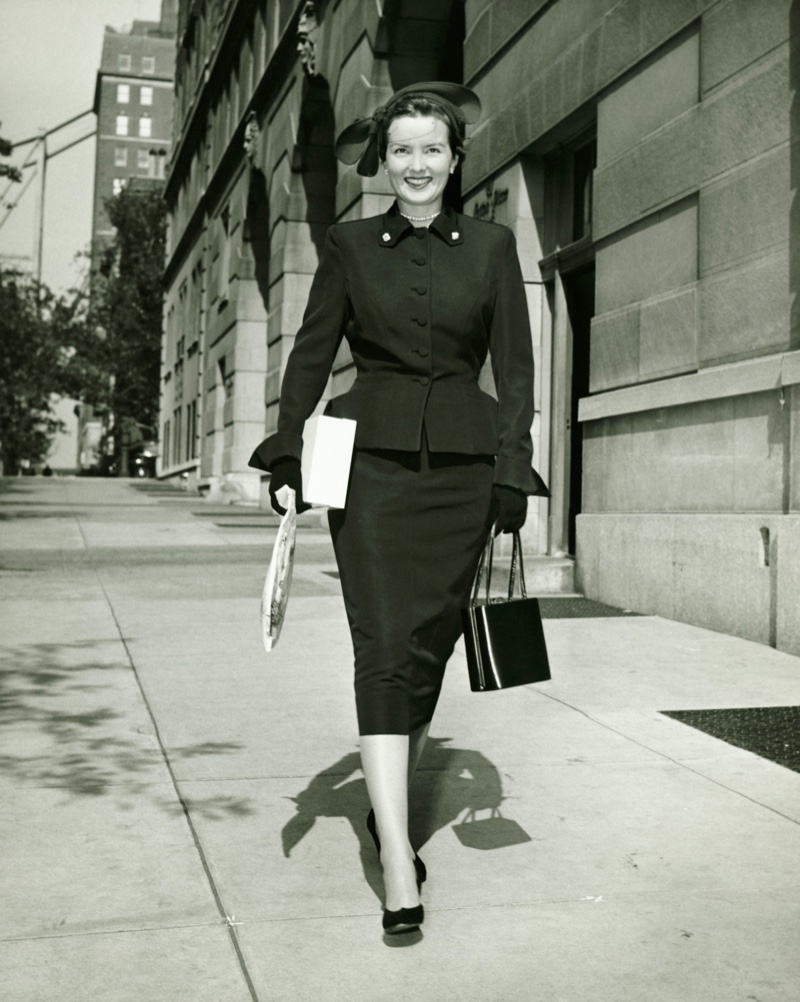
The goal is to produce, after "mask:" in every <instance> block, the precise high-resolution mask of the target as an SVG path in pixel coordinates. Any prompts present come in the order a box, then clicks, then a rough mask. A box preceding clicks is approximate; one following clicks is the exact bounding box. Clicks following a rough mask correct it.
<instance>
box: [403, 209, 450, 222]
mask: <svg viewBox="0 0 800 1002" xmlns="http://www.w3.org/2000/svg"><path fill="white" fill-rule="evenodd" d="M439 211H440V212H441V210H439ZM400 215H401V216H402V217H403V219H408V220H409V221H410V222H412V223H429V222H430V221H431V220H432V219H436V217H437V216H438V215H439V212H434V214H433V215H432V216H407V215H406V214H405V212H401V213H400Z"/></svg>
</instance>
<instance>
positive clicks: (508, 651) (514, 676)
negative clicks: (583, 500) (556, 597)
mask: <svg viewBox="0 0 800 1002" xmlns="http://www.w3.org/2000/svg"><path fill="white" fill-rule="evenodd" d="M493 555H494V533H493V532H492V530H490V531H489V539H488V541H487V543H486V546H485V547H484V549H483V553H482V554H481V559H480V562H479V564H478V570H477V573H476V574H475V584H474V586H473V589H472V598H471V599H470V603H469V606H468V607H467V608H466V609H462V610H461V620H462V624H463V626H464V644H465V646H466V650H467V667H468V668H469V684H470V688H471V689H472V691H473V692H491V691H493V690H496V689H509V688H511V687H512V686H515V685H530V684H531V683H532V682H546V681H547V680H548V679H549V678H550V663H549V661H548V658H547V645H546V643H545V639H544V629H543V627H542V614H541V612H540V610H539V601H538V599H535V598H528V596H527V593H526V591H525V569H524V567H523V564H522V544H521V542H520V538H519V533H518V532H515V533H514V548H513V551H512V554H511V568H510V570H509V575H508V598H507V599H492V598H490V589H491V581H492V557H493ZM517 562H519V582H520V591H521V593H522V597H521V598H518V599H515V598H514V585H515V578H516V568H517ZM484 570H485V571H486V594H485V599H484V602H482V603H481V602H479V599H478V593H479V591H480V584H481V577H482V576H483V573H484Z"/></svg>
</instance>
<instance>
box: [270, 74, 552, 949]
mask: <svg viewBox="0 0 800 1002" xmlns="http://www.w3.org/2000/svg"><path fill="white" fill-rule="evenodd" d="M479 113H480V103H479V101H478V98H477V96H476V95H475V94H474V93H473V92H472V91H470V90H468V89H467V88H464V87H460V86H458V85H456V84H448V83H424V84H414V85H412V86H410V87H406V88H403V89H402V90H400V91H398V92H397V93H396V94H395V95H394V96H393V97H392V98H391V100H390V101H389V102H388V103H387V105H386V106H385V107H383V108H381V109H378V111H377V112H376V113H375V115H374V116H373V117H372V119H368V120H364V121H357V122H355V123H354V124H353V125H351V126H350V127H349V128H347V129H345V130H344V132H343V133H342V134H341V135H340V137H339V139H338V140H337V144H336V152H337V156H338V157H339V159H340V160H342V161H343V162H345V163H350V164H352V163H355V162H358V171H359V173H360V174H362V175H365V176H371V175H374V174H375V173H376V172H377V170H378V166H379V163H381V164H382V165H383V170H384V171H385V173H386V174H387V176H388V179H389V183H390V185H391V187H392V190H393V191H394V193H395V196H396V201H395V203H394V205H393V206H392V207H391V208H390V209H389V211H388V212H387V213H386V214H385V215H383V216H377V217H374V218H370V219H362V220H356V221H353V222H347V223H340V224H337V225H335V226H332V227H331V228H330V230H329V231H328V235H327V241H326V244H325V248H324V250H323V253H322V255H321V257H320V263H319V267H318V269H317V273H316V275H315V278H314V281H313V284H312V287H311V292H310V294H309V301H308V306H307V309H306V312H305V315H304V318H303V324H302V326H301V328H300V330H299V332H298V334H297V337H296V340H295V346H294V349H293V351H292V353H291V355H290V357H289V361H288V364H287V367H286V372H285V375H284V378H283V384H282V388H281V397H280V413H279V418H278V430H277V432H276V434H274V435H272V436H271V437H270V438H268V439H266V440H265V441H264V442H262V443H261V445H260V446H259V447H258V448H257V449H256V452H255V453H254V455H253V458H252V459H251V465H253V466H256V467H257V468H259V469H268V470H269V471H270V472H271V481H270V495H271V498H272V505H273V508H275V509H276V510H277V511H279V512H281V513H282V512H283V507H282V505H281V504H280V501H279V500H278V498H277V497H276V495H277V494H278V492H279V491H281V489H282V488H284V487H291V488H292V489H294V491H295V492H296V495H297V501H298V510H303V509H304V507H306V506H305V505H304V504H303V501H302V483H301V475H300V455H301V450H302V432H303V424H304V422H305V420H306V418H308V417H309V416H310V415H311V413H312V412H313V410H314V408H315V407H316V405H317V403H318V401H319V399H320V398H321V396H322V393H323V391H324V389H325V385H326V382H327V379H328V376H329V373H330V370H331V366H332V364H333V360H334V357H335V355H336V352H337V349H338V347H339V345H340V343H341V340H342V337H346V338H347V341H348V343H349V346H350V350H351V352H352V355H353V360H354V363H355V368H356V380H355V383H354V385H353V388H352V389H351V390H350V391H349V392H348V393H345V394H344V395H343V396H341V397H338V398H336V399H334V400H333V401H331V402H330V404H329V405H328V409H327V410H328V413H331V414H333V415H334V416H337V417H349V418H355V420H356V421H357V430H356V448H355V455H354V459H353V468H352V473H351V479H350V486H349V490H348V496H347V505H346V507H345V508H344V509H343V510H337V511H331V512H329V516H328V517H329V524H330V529H331V535H332V538H333V544H334V549H335V552H336V559H337V563H338V566H339V572H340V578H341V582H342V592H343V596H344V601H345V607H346V609H347V615H348V620H349V624H350V631H351V635H352V639H353V649H354V655H355V691H356V710H357V716H358V724H359V735H360V747H361V761H362V768H363V772H364V776H365V779H366V783H367V789H368V791H369V796H370V800H371V803H372V808H373V810H372V811H370V814H369V815H368V818H367V825H368V827H369V830H370V832H371V834H372V836H373V838H374V840H375V844H376V847H377V848H378V850H379V852H380V861H381V865H382V867H383V877H384V889H385V902H384V903H385V909H384V915H383V927H384V930H385V931H386V932H387V933H394V932H402V931H406V930H409V929H416V928H418V927H419V925H420V924H421V922H422V920H423V908H422V905H421V903H420V896H419V891H420V885H421V882H422V881H423V880H424V879H425V867H424V864H423V863H422V861H421V860H420V859H419V857H418V856H416V854H415V853H414V850H413V848H412V847H411V844H410V842H409V836H408V792H407V791H408V785H409V783H410V781H411V778H412V777H413V775H414V770H415V769H416V766H417V763H418V761H419V758H420V755H421V753H422V749H423V747H424V744H425V739H426V737H427V734H428V729H429V727H430V723H431V719H432V717H433V712H434V709H435V706H436V702H437V699H438V696H439V691H440V688H441V684H442V678H443V675H444V669H445V665H446V663H447V660H448V658H449V657H450V655H451V653H452V651H453V647H454V645H455V643H456V640H457V639H458V636H459V634H460V632H461V627H460V610H461V608H462V607H463V606H464V605H466V603H467V600H468V594H469V588H470V584H471V581H472V579H473V577H474V574H475V571H476V568H477V562H478V559H479V556H480V552H481V548H482V546H483V544H484V542H485V539H486V536H487V533H488V531H489V530H490V528H491V526H492V523H494V531H495V532H512V531H516V530H518V529H520V528H521V527H522V525H523V523H524V521H525V516H526V512H527V501H526V495H529V494H546V493H547V488H546V487H545V486H544V484H543V483H542V481H541V479H540V478H539V476H538V474H537V473H536V472H535V471H534V470H533V469H532V467H531V458H532V444H531V437H530V427H531V424H532V421H533V357H532V349H531V334H530V327H529V322H528V313H527V306H526V300H525V291H524V287H523V282H522V275H521V272H520V267H519V262H518V259H517V254H516V248H515V244H514V239H513V236H512V234H511V232H510V231H509V230H508V229H506V228H505V227H501V226H497V225H494V224H492V223H485V222H478V221H476V220H473V219H471V218H469V217H465V216H462V215H460V214H458V213H457V212H455V211H454V210H453V209H452V208H450V207H449V206H447V205H446V204H445V201H444V195H445V189H446V187H447V183H448V181H449V180H450V177H451V175H452V174H453V172H454V171H455V170H456V168H457V166H458V165H459V163H460V162H462V161H463V158H464V136H465V124H466V122H472V121H475V120H476V119H477V117H478V115H479ZM489 349H491V355H492V367H493V371H494V376H495V383H496V386H497V391H498V400H497V401H495V400H494V399H493V398H492V397H489V396H488V395H487V394H485V393H483V392H482V391H481V390H480V389H479V388H478V375H479V373H480V371H481V367H482V365H483V363H484V361H485V359H486V355H487V351H488V350H489Z"/></svg>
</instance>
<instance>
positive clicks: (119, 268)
mask: <svg viewBox="0 0 800 1002" xmlns="http://www.w3.org/2000/svg"><path fill="white" fill-rule="evenodd" d="M106 209H107V211H108V216H109V219H110V220H111V223H112V225H113V226H114V227H115V228H116V233H115V235H114V239H113V240H112V241H111V243H110V244H109V245H108V246H107V247H106V248H105V249H104V250H102V252H101V253H100V258H99V264H98V266H97V267H96V270H95V273H94V274H93V276H92V296H91V305H90V308H89V325H90V327H93V328H94V329H102V330H104V331H105V333H106V340H105V343H104V353H105V357H106V359H107V362H108V365H109V374H110V376H111V377H112V379H111V380H110V384H111V388H110V393H109V405H110V409H111V412H112V414H113V422H114V440H115V452H116V453H117V456H118V457H121V459H122V463H121V472H122V473H123V474H125V473H127V470H126V469H125V466H126V454H125V452H124V450H126V449H127V448H128V447H130V446H135V445H136V444H137V442H139V441H141V440H143V439H156V438H158V399H159V387H160V379H161V325H162V312H163V301H164V286H163V279H162V275H163V271H164V253H165V242H166V206H165V204H164V200H163V197H162V192H161V185H158V186H155V185H153V184H152V183H147V182H145V183H144V184H141V185H139V186H135V185H133V184H131V185H129V186H127V187H125V188H123V189H122V191H121V192H120V193H119V195H117V196H115V197H114V198H113V199H109V200H108V201H107V202H106ZM94 347H96V346H94Z"/></svg>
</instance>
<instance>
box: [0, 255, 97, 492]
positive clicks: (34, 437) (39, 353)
mask: <svg viewBox="0 0 800 1002" xmlns="http://www.w3.org/2000/svg"><path fill="white" fill-rule="evenodd" d="M80 305H81V304H80V299H79V298H77V297H72V298H70V297H59V296H56V295H54V294H53V293H52V292H51V291H50V290H49V289H48V288H47V287H46V286H44V285H41V284H40V283H38V282H36V281H34V280H33V279H32V278H30V277H28V276H26V275H24V274H22V273H21V272H18V271H12V270H8V269H2V268H0V459H2V469H3V472H4V473H6V474H13V473H17V472H18V471H19V470H20V467H21V466H22V465H24V464H25V462H26V461H27V462H29V463H31V464H36V463H40V462H41V461H42V460H43V459H44V457H45V456H46V455H47V451H48V449H49V447H50V442H51V440H52V437H53V435H54V434H55V432H56V431H58V430H59V427H60V423H59V422H58V421H57V420H56V419H55V417H54V415H53V411H52V408H51V400H52V398H53V397H54V396H55V395H61V396H73V395H75V391H76V390H77V389H78V388H79V387H81V386H83V385H87V384H88V383H89V382H90V377H89V376H88V375H86V376H84V375H82V374H81V372H80V370H81V366H82V360H81V359H78V358H77V357H76V355H77V349H76V345H77V344H80V343H82V342H83V341H84V340H85V329H84V326H83V317H82V315H81V309H80ZM73 360H74V361H73Z"/></svg>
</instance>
